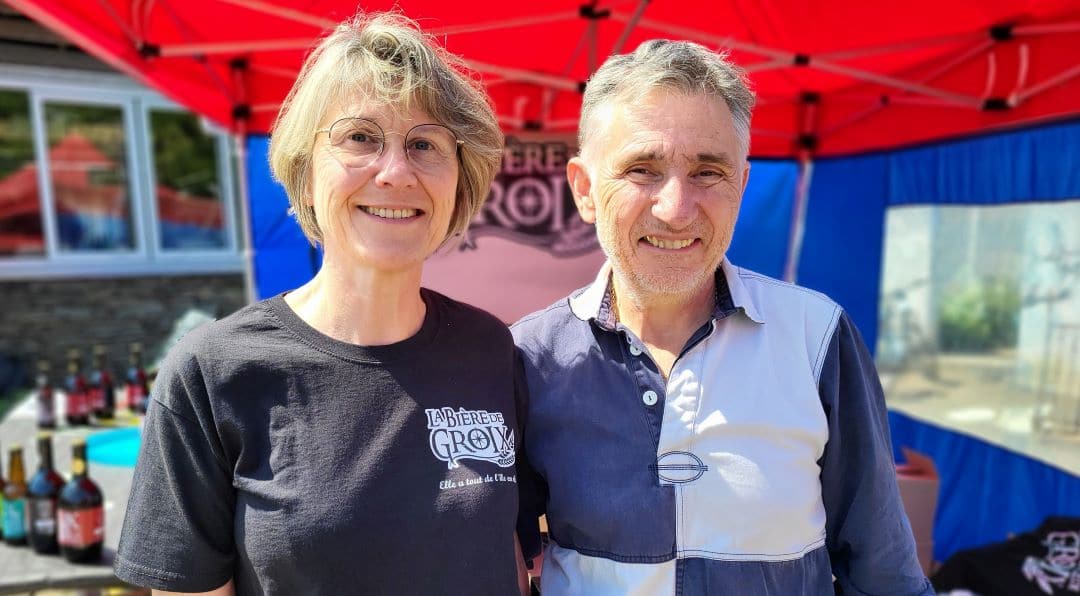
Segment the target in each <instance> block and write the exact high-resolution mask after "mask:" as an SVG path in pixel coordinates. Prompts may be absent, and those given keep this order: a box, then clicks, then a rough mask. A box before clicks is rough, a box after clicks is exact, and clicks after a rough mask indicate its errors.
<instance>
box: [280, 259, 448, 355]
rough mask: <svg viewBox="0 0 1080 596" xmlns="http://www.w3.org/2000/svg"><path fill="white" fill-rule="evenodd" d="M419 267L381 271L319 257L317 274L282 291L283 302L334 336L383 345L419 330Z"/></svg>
mask: <svg viewBox="0 0 1080 596" xmlns="http://www.w3.org/2000/svg"><path fill="white" fill-rule="evenodd" d="M420 276H421V270H420V268H417V269H416V270H415V271H412V270H408V271H383V270H374V269H367V268H357V267H353V268H345V267H336V266H334V265H333V264H332V263H328V262H325V261H324V262H323V267H322V269H320V270H319V272H318V273H317V274H316V275H315V277H314V278H313V279H312V280H311V281H309V282H308V283H306V284H304V285H303V286H301V287H300V288H298V289H297V290H295V291H293V292H289V293H288V294H286V295H285V302H286V303H287V304H288V305H289V306H290V307H291V308H292V309H293V311H295V312H296V314H297V315H298V316H299V317H300V318H301V319H303V321H304V322H305V323H307V324H308V325H311V326H312V327H314V328H315V329H316V330H318V331H319V332H320V333H323V334H325V335H328V336H330V337H332V338H334V339H336V340H339V341H343V342H347V343H351V344H356V345H361V346H383V345H388V344H392V343H397V342H399V341H402V340H404V339H408V338H409V337H412V336H413V335H415V334H416V333H417V332H418V331H420V327H422V326H423V324H424V316H425V314H426V313H427V307H426V306H425V304H424V301H423V299H422V298H421V297H420Z"/></svg>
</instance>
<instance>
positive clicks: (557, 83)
mask: <svg viewBox="0 0 1080 596" xmlns="http://www.w3.org/2000/svg"><path fill="white" fill-rule="evenodd" d="M464 62H465V65H466V66H468V67H469V68H471V69H473V70H475V71H477V72H483V73H488V74H496V75H499V76H502V77H505V78H507V79H513V80H516V81H525V82H528V83H536V84H539V85H547V86H548V87H551V88H553V89H562V90H564V91H577V89H578V83H577V81H573V80H571V79H568V78H566V77H556V76H552V75H546V74H543V73H539V72H532V71H528V70H521V69H519V68H508V67H505V66H497V65H495V64H487V63H486V62H477V61H476V60H468V59H465V60H464Z"/></svg>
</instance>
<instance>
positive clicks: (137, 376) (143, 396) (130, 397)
mask: <svg viewBox="0 0 1080 596" xmlns="http://www.w3.org/2000/svg"><path fill="white" fill-rule="evenodd" d="M128 364H129V366H128V374H127V387H126V389H127V391H126V393H127V402H128V408H130V409H131V411H132V412H138V413H140V414H145V413H146V405H147V401H148V399H149V397H150V390H149V388H148V387H147V385H146V371H144V370H143V367H142V344H140V343H133V344H131V355H130V356H129V357H128Z"/></svg>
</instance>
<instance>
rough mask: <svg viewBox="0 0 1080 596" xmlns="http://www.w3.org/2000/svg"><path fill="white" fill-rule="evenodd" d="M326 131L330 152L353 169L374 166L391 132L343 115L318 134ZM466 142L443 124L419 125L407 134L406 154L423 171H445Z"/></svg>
mask: <svg viewBox="0 0 1080 596" xmlns="http://www.w3.org/2000/svg"><path fill="white" fill-rule="evenodd" d="M322 133H326V135H327V138H328V139H329V141H330V151H331V152H332V153H333V154H334V156H335V157H337V159H338V160H339V161H340V162H341V164H342V165H344V166H346V167H350V168H361V167H364V166H367V165H370V164H371V163H372V162H374V161H375V160H376V159H378V158H379V156H381V155H382V152H383V149H384V148H385V147H386V134H387V133H385V132H383V129H382V127H381V126H379V125H378V124H376V123H375V122H374V121H372V120H368V119H367V118H341V119H339V120H336V121H334V123H333V124H331V125H330V128H324V129H322V130H317V131H315V134H317V135H318V134H322ZM392 134H398V135H400V134H401V133H392ZM464 144H465V141H461V140H459V139H458V138H457V136H456V135H455V134H454V132H453V131H451V130H450V129H449V128H447V127H445V126H443V125H441V124H418V125H416V126H414V127H412V128H410V129H409V131H408V132H407V133H405V157H406V158H407V159H408V161H409V164H410V165H412V167H414V168H416V169H417V170H420V171H422V172H427V173H433V172H443V171H445V170H447V169H449V168H450V167H451V166H452V165H454V163H455V162H456V160H457V156H458V147H460V146H461V145H464Z"/></svg>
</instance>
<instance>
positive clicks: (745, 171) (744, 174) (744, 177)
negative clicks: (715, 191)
mask: <svg viewBox="0 0 1080 596" xmlns="http://www.w3.org/2000/svg"><path fill="white" fill-rule="evenodd" d="M749 181H750V160H749V159H747V160H746V167H745V168H743V172H742V191H741V192H739V196H742V193H744V192H746V183H747V182H749Z"/></svg>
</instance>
